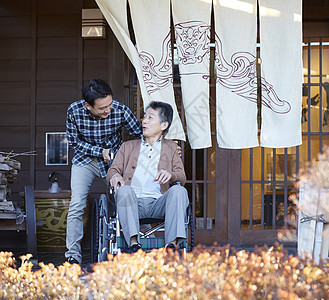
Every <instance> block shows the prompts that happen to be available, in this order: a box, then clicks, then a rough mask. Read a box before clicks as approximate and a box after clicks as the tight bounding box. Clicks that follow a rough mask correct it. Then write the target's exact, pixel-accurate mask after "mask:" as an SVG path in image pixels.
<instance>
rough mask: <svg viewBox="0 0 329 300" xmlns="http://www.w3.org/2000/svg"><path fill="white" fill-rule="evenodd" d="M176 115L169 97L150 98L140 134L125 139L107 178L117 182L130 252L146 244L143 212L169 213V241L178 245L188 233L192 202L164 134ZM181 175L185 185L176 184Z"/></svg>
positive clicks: (180, 166)
mask: <svg viewBox="0 0 329 300" xmlns="http://www.w3.org/2000/svg"><path fill="white" fill-rule="evenodd" d="M172 118H173V109H172V107H171V106H170V104H168V103H164V102H156V101H153V102H151V103H150V104H149V105H148V106H147V108H146V111H145V114H144V118H143V121H142V126H143V137H142V139H141V140H133V141H128V142H125V143H123V144H122V146H121V148H120V150H119V151H118V153H117V155H116V157H115V159H114V161H113V163H112V166H111V168H110V169H109V170H108V173H107V176H106V180H107V181H108V182H110V184H111V186H113V187H114V190H115V191H116V193H115V196H114V197H115V200H116V205H117V212H118V216H119V220H120V224H121V226H122V230H123V234H124V237H125V240H126V242H127V244H128V245H129V249H128V253H134V252H137V251H138V250H139V249H141V245H140V237H139V229H140V227H139V219H140V218H148V217H151V218H163V217H165V243H166V247H169V248H172V249H175V247H176V245H177V244H179V243H180V242H182V241H183V240H184V239H185V238H186V232H185V217H186V208H187V206H188V204H189V200H188V195H187V191H186V189H185V188H184V187H183V186H182V185H184V183H185V181H186V176H185V171H184V166H183V163H182V160H181V158H180V156H179V154H178V152H177V145H176V143H175V142H174V141H170V140H166V139H164V138H163V136H164V134H165V133H166V132H167V131H168V129H169V127H170V125H171V122H172ZM177 181H179V182H180V183H181V184H182V185H173V186H171V185H172V184H173V183H175V182H177Z"/></svg>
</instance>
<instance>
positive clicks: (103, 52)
mask: <svg viewBox="0 0 329 300" xmlns="http://www.w3.org/2000/svg"><path fill="white" fill-rule="evenodd" d="M108 51H109V49H108V48H107V40H106V39H104V40H103V39H102V40H83V58H85V59H88V58H107V56H108V55H109V53H108Z"/></svg>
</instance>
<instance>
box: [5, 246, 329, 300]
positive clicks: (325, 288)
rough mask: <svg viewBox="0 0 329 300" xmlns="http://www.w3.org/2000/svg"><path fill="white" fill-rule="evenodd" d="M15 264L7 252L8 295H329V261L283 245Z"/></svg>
mask: <svg viewBox="0 0 329 300" xmlns="http://www.w3.org/2000/svg"><path fill="white" fill-rule="evenodd" d="M30 258H31V256H30V255H26V256H24V257H21V260H22V264H21V266H20V267H19V268H16V267H15V260H14V258H13V257H12V253H9V252H1V253H0V298H1V299H70V298H71V299H328V298H329V272H328V271H329V270H328V269H329V262H328V261H327V262H324V263H323V264H321V265H315V264H314V263H313V261H312V260H311V259H310V258H308V259H303V260H302V259H299V258H297V257H294V256H292V255H290V256H288V255H287V253H286V252H285V251H283V250H282V249H281V248H280V247H278V248H277V249H276V250H275V251H274V249H273V248H270V249H267V248H263V249H256V250H255V251H254V252H247V251H245V250H242V251H234V250H232V251H230V250H229V249H228V248H227V247H223V248H215V247H213V248H207V249H206V248H201V247H197V248H196V249H194V250H193V252H192V253H188V254H187V255H186V258H184V259H183V258H180V257H179V255H178V254H177V253H175V254H173V253H166V251H165V250H164V249H159V250H153V251H152V252H150V253H145V252H142V251H139V252H137V253H136V254H133V255H129V254H120V255H117V256H116V257H112V256H109V260H108V261H106V262H102V263H98V264H95V265H94V266H93V270H94V271H93V272H92V273H86V272H85V271H83V270H82V269H81V267H80V266H79V265H70V264H68V263H64V264H63V265H61V266H59V267H57V268H56V267H55V266H54V265H52V264H48V265H45V264H43V263H40V269H39V270H37V271H32V263H29V262H28V259H30Z"/></svg>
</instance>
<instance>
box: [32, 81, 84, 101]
mask: <svg viewBox="0 0 329 300" xmlns="http://www.w3.org/2000/svg"><path fill="white" fill-rule="evenodd" d="M79 99H81V91H79V90H78V82H77V80H72V81H63V80H60V81H38V82H37V97H36V102H37V103H49V104H51V103H57V104H64V103H67V104H70V103H72V102H73V101H76V100H79ZM67 106H68V105H67Z"/></svg>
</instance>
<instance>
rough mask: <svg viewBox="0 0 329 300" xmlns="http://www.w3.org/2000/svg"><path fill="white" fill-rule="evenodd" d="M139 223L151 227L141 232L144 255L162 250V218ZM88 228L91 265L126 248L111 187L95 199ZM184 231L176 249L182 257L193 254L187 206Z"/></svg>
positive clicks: (191, 221) (192, 236) (190, 222)
mask: <svg viewBox="0 0 329 300" xmlns="http://www.w3.org/2000/svg"><path fill="white" fill-rule="evenodd" d="M139 221H140V225H145V224H150V225H148V226H149V227H150V228H149V229H148V230H146V231H145V232H140V240H141V245H142V249H143V250H144V251H145V252H150V251H151V250H152V249H158V248H162V247H165V242H164V237H163V236H161V234H160V232H161V231H162V232H163V231H164V218H163V219H156V218H144V219H140V220H139ZM91 226H92V227H91V228H92V231H91V262H92V263H95V262H102V261H105V260H107V255H108V254H112V255H116V254H118V253H120V252H122V250H123V249H125V248H127V247H128V245H127V243H126V241H125V239H124V237H123V233H122V230H121V229H120V222H119V218H118V215H117V211H116V204H115V199H114V191H113V189H112V188H111V187H108V188H107V190H106V194H102V195H101V196H100V198H99V199H94V202H93V205H92V215H91ZM185 231H186V240H185V241H183V242H182V243H181V244H180V246H179V247H180V249H182V251H183V253H184V255H185V254H186V252H190V251H192V249H193V242H194V222H193V214H192V209H191V204H189V206H188V207H187V212H186V219H185ZM155 235H157V236H155ZM162 235H163V234H162Z"/></svg>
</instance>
